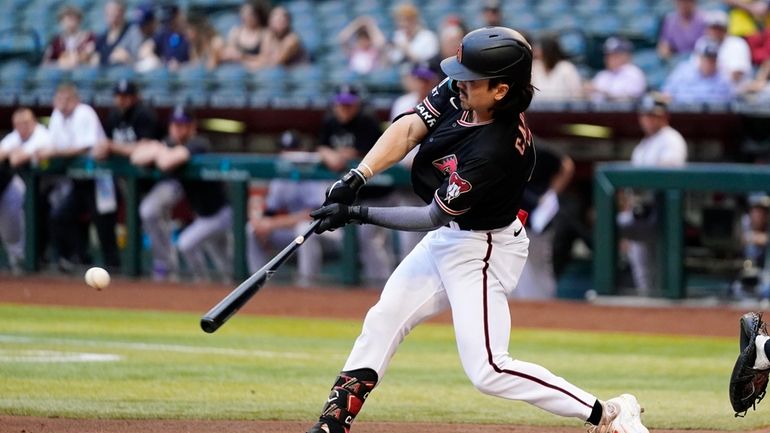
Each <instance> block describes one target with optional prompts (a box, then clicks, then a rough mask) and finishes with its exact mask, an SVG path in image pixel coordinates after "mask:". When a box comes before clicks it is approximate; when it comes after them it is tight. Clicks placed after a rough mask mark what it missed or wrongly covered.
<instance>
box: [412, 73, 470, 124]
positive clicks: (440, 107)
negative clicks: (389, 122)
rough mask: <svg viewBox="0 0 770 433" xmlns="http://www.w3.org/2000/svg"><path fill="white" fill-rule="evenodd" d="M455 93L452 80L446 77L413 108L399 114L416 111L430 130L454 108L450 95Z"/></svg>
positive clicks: (452, 95)
mask: <svg viewBox="0 0 770 433" xmlns="http://www.w3.org/2000/svg"><path fill="white" fill-rule="evenodd" d="M456 95H457V93H456V92H455V91H454V90H453V88H452V80H450V79H449V78H446V79H444V81H442V82H441V83H439V85H438V86H436V87H434V88H433V90H431V91H430V93H429V94H428V96H426V97H425V99H423V100H422V101H420V102H418V103H417V105H415V106H414V109H413V110H410V111H407V112H406V113H403V114H402V115H401V116H403V115H404V114H409V113H416V114H417V115H418V116H420V119H422V121H423V123H425V126H427V127H428V130H432V129H433V128H435V127H436V124H437V123H438V120H439V118H441V116H442V115H444V114H445V113H446V112H447V111H449V110H452V109H455V108H456V107H454V106H453V105H452V97H454V96H456ZM401 116H399V117H401Z"/></svg>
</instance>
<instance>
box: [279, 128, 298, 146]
mask: <svg viewBox="0 0 770 433" xmlns="http://www.w3.org/2000/svg"><path fill="white" fill-rule="evenodd" d="M278 146H279V147H280V148H281V150H299V148H300V147H302V140H300V138H299V135H298V134H297V132H296V131H294V130H287V131H284V132H283V133H282V134H281V135H280V136H278Z"/></svg>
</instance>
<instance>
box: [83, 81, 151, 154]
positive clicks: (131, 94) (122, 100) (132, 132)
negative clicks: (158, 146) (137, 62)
mask: <svg viewBox="0 0 770 433" xmlns="http://www.w3.org/2000/svg"><path fill="white" fill-rule="evenodd" d="M112 94H113V95H114V98H113V101H114V106H113V108H112V109H111V110H110V112H109V114H108V115H107V121H106V122H105V124H104V132H105V134H106V136H107V138H106V139H105V140H104V141H102V142H101V143H99V145H98V146H97V147H96V148H94V151H93V156H94V158H96V159H104V158H107V157H108V156H110V155H120V156H124V157H127V158H130V157H131V153H132V152H133V151H134V149H136V146H137V145H138V144H139V143H140V142H142V141H144V140H158V139H160V138H161V130H160V125H159V123H158V116H157V114H156V113H155V111H154V110H152V109H151V108H149V107H147V106H146V105H144V104H143V103H142V101H141V98H140V97H139V90H138V89H137V87H136V84H134V83H133V82H132V81H128V80H120V81H118V82H117V83H115V86H114V87H113V90H112Z"/></svg>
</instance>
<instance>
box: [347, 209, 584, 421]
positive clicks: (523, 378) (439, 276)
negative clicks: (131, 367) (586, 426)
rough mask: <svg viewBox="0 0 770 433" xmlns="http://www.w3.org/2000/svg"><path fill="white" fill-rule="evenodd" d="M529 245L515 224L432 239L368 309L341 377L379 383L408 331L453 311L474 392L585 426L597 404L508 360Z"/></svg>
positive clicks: (443, 232)
mask: <svg viewBox="0 0 770 433" xmlns="http://www.w3.org/2000/svg"><path fill="white" fill-rule="evenodd" d="M452 225H454V224H452ZM517 231H518V236H516V234H517ZM528 245H529V240H528V238H527V235H526V232H525V231H524V229H523V227H522V225H521V223H520V222H519V221H518V220H516V221H515V222H514V223H513V224H511V225H510V226H508V227H506V228H504V229H501V230H497V231H492V232H475V231H462V230H459V229H456V228H450V227H442V228H439V229H438V230H436V231H433V232H431V233H428V234H427V236H426V237H425V238H424V239H423V240H422V241H421V242H420V243H419V244H418V245H417V247H416V248H415V249H414V250H413V251H412V252H411V253H410V254H409V255H408V256H407V257H406V258H405V259H404V261H403V262H401V264H400V265H399V266H398V267H397V268H396V270H395V272H394V273H393V274H392V275H391V277H390V279H389V280H388V282H387V283H386V285H385V288H384V290H383V292H382V295H381V297H380V300H379V302H377V304H376V305H375V306H374V307H372V308H371V309H370V310H369V312H368V314H367V315H366V319H365V320H364V325H363V330H362V332H361V335H360V336H359V337H358V339H357V340H356V342H355V344H354V346H353V350H352V352H351V354H350V356H349V358H348V360H347V362H346V364H345V366H344V368H343V371H351V370H355V369H359V368H371V369H374V370H375V371H377V374H378V375H379V376H380V377H382V376H383V375H384V373H385V371H386V370H387V367H388V364H389V363H390V360H391V358H392V356H393V354H394V353H395V351H396V349H397V348H398V346H399V344H400V343H401V342H402V341H403V339H404V338H405V337H406V335H407V334H408V333H409V331H410V330H411V329H412V328H414V327H415V326H417V324H419V323H420V322H422V321H423V320H425V319H427V318H429V317H431V316H434V315H436V314H437V313H439V312H441V311H443V310H445V309H446V308H451V309H452V318H453V322H454V329H455V335H456V339H457V348H458V352H459V355H460V360H461V362H462V365H463V368H464V370H465V373H466V374H467V375H468V377H469V378H470V380H471V382H472V383H473V385H474V386H476V388H478V389H479V390H480V391H481V392H483V393H485V394H489V395H494V396H498V397H502V398H506V399H511V400H522V401H526V402H528V403H531V404H533V405H535V406H537V407H539V408H542V409H544V410H547V411H549V412H551V413H554V414H557V415H561V416H565V417H577V418H579V419H581V420H586V419H588V418H589V416H590V415H591V411H592V409H593V406H594V403H595V402H596V397H594V396H593V395H591V394H589V393H588V392H586V391H583V390H582V389H580V388H578V387H576V386H574V385H572V384H571V383H569V382H567V381H566V380H564V379H563V378H561V377H558V376H556V375H554V374H553V373H551V372H550V371H548V370H547V369H545V368H543V367H541V366H539V365H536V364H532V363H529V362H524V361H520V360H515V359H512V358H511V356H510V355H509V354H508V343H509V337H510V326H511V318H510V311H509V308H508V300H507V296H508V295H509V294H510V292H511V291H512V290H514V289H515V287H516V284H517V282H518V279H519V276H520V274H521V272H522V269H523V267H524V263H525V261H526V259H527V250H528Z"/></svg>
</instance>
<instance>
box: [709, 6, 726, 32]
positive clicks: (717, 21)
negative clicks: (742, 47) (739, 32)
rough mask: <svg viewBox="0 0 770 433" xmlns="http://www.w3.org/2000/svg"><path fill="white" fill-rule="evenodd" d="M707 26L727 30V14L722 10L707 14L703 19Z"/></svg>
mask: <svg viewBox="0 0 770 433" xmlns="http://www.w3.org/2000/svg"><path fill="white" fill-rule="evenodd" d="M703 20H704V21H705V22H706V25H707V26H709V27H723V28H727V22H728V17H727V12H725V11H721V10H713V11H708V12H706V16H705V17H704V19H703Z"/></svg>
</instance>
